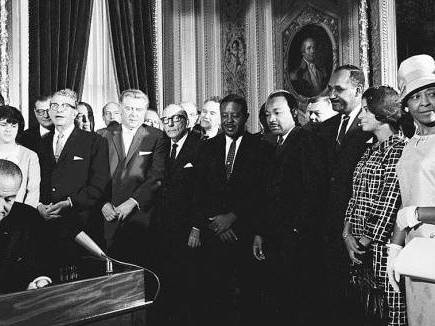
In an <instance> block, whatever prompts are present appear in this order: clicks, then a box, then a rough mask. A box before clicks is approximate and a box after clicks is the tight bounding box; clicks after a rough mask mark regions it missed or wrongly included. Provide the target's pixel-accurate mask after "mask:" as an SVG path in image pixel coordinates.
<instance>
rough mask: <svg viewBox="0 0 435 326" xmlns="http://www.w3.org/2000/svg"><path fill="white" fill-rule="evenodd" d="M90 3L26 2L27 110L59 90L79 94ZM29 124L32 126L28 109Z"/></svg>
mask: <svg viewBox="0 0 435 326" xmlns="http://www.w3.org/2000/svg"><path fill="white" fill-rule="evenodd" d="M92 5H93V0H32V1H29V108H32V106H33V103H34V102H35V99H36V98H37V97H38V96H40V95H50V94H52V93H54V92H55V91H57V90H60V89H63V88H71V89H73V90H74V91H76V92H77V93H78V94H79V97H80V95H81V92H82V87H83V79H84V71H85V66H86V57H87V49H88V41H89V30H90V26H91V17H92V7H93V6H92ZM29 112H30V114H29V121H30V124H31V125H36V123H37V122H36V121H35V117H34V115H33V112H32V110H31V109H29Z"/></svg>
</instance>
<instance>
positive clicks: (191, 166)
mask: <svg viewBox="0 0 435 326" xmlns="http://www.w3.org/2000/svg"><path fill="white" fill-rule="evenodd" d="M184 168H193V165H192V163H187V164H186V165H185V166H184Z"/></svg>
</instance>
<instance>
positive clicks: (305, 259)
mask: <svg viewBox="0 0 435 326" xmlns="http://www.w3.org/2000/svg"><path fill="white" fill-rule="evenodd" d="M317 245H318V243H317V242H315V238H302V237H300V236H299V235H297V234H293V233H289V234H287V235H282V234H280V235H276V236H273V237H270V238H266V239H265V255H266V260H265V264H266V266H267V269H268V271H269V275H268V277H267V279H268V280H269V282H268V284H267V285H266V286H267V287H266V298H268V299H267V301H266V304H265V309H266V311H267V313H268V314H269V318H268V319H269V322H270V324H273V325H294V326H312V325H321V324H323V323H322V322H321V321H322V320H323V317H324V311H323V307H324V291H322V286H323V273H322V270H321V269H320V268H319V267H320V266H319V264H318V259H319V253H318V251H317V250H318V249H319V248H318V247H317ZM325 325H326V324H325Z"/></svg>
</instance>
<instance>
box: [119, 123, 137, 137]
mask: <svg viewBox="0 0 435 326" xmlns="http://www.w3.org/2000/svg"><path fill="white" fill-rule="evenodd" d="M139 128H140V125H139V127H136V128H133V129H128V128H127V127H125V126H124V125H123V124H121V129H122V133H123V134H129V135H135V134H136V131H137V130H138V129H139Z"/></svg>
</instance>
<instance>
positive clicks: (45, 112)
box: [35, 109, 48, 115]
mask: <svg viewBox="0 0 435 326" xmlns="http://www.w3.org/2000/svg"><path fill="white" fill-rule="evenodd" d="M35 112H36V114H37V115H47V114H48V110H43V109H35Z"/></svg>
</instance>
